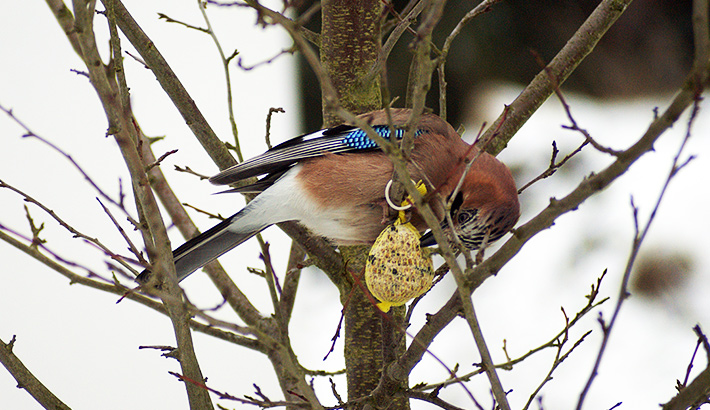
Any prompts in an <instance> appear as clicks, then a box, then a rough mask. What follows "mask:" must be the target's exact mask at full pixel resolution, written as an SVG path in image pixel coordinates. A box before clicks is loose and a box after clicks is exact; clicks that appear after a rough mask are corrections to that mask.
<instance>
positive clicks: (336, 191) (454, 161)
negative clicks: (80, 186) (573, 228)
mask: <svg viewBox="0 0 710 410" xmlns="http://www.w3.org/2000/svg"><path fill="white" fill-rule="evenodd" d="M387 111H388V112H387ZM387 111H385V110H378V111H373V112H370V113H366V114H362V115H360V116H359V117H360V118H361V119H363V120H364V121H365V122H366V123H367V124H368V125H370V126H371V127H372V128H373V129H374V131H375V132H377V133H378V134H379V135H380V136H382V137H384V138H387V139H392V138H393V137H394V139H401V138H403V136H404V134H405V128H404V126H405V124H406V123H407V121H408V119H409V117H410V115H411V110H410V109H405V108H391V109H389V110H387ZM390 120H391V122H390ZM409 159H410V161H409V163H408V170H409V172H410V174H411V177H412V178H413V180H415V181H424V182H425V183H426V185H427V190H428V192H430V193H431V192H437V193H439V194H441V195H442V197H443V198H444V199H446V200H449V199H450V196H451V195H452V194H454V192H455V191H456V193H455V197H454V198H453V200H452V201H451V207H450V213H451V220H452V222H453V229H451V228H450V227H449V226H448V223H447V219H446V218H445V214H444V212H445V211H444V209H443V206H442V201H438V204H435V202H437V201H431V202H430V203H431V204H432V205H433V209H434V211H435V213H436V215H437V217H438V218H439V221H441V224H442V225H441V226H442V228H443V229H444V231H445V232H446V233H447V236H448V237H449V238H452V237H453V236H452V235H454V234H455V235H456V236H457V237H458V238H459V239H460V240H461V242H462V243H463V245H464V246H465V247H466V248H468V249H469V250H476V249H478V248H480V247H481V246H485V245H487V244H489V243H491V242H494V241H496V240H497V239H499V238H500V237H502V236H503V235H504V234H505V233H506V232H508V231H510V230H511V229H512V228H513V227H514V225H515V223H516V222H517V220H518V218H519V215H520V205H519V202H518V194H517V189H516V186H515V181H514V179H513V176H512V174H511V172H510V170H509V169H508V168H507V167H506V166H505V165H504V164H503V163H502V162H500V161H499V160H498V159H496V158H495V157H494V156H492V155H490V154H488V153H485V152H482V151H479V149H478V148H477V147H475V146H472V145H469V144H468V143H466V142H465V141H464V140H463V139H461V137H460V136H459V135H458V134H457V132H456V130H454V128H453V127H452V126H451V125H450V124H449V123H448V122H446V121H445V120H443V119H442V118H441V117H439V116H437V115H435V114H432V113H423V114H422V115H421V117H420V121H419V123H418V124H417V125H416V129H415V132H414V139H413V148H412V151H411V153H410V158H409ZM471 161H473V163H472V164H471V165H470V168H469V169H468V170H467V173H466V174H465V176H464V178H463V181H462V183H461V184H460V187H459V188H458V190H457V188H456V187H457V185H459V180H460V179H461V175H463V173H464V171H465V170H466V167H467V163H469V162H471ZM393 169H394V168H393V165H392V162H391V160H390V159H389V158H388V157H387V155H386V154H385V153H384V152H383V151H382V150H381V149H380V148H379V147H378V145H377V144H376V143H375V142H374V141H373V140H371V139H370V138H368V137H367V135H366V133H365V131H364V130H362V129H360V128H358V127H356V126H354V125H350V124H342V125H338V126H335V127H332V128H327V129H323V130H319V131H316V132H313V133H308V134H304V135H301V136H298V137H295V138H293V139H290V140H287V141H286V142H283V143H281V144H279V145H276V146H274V147H273V148H271V149H269V150H268V151H266V152H264V153H263V154H261V155H258V156H256V157H254V158H252V159H249V160H246V161H244V162H241V163H239V164H237V165H235V166H232V167H231V168H228V169H225V170H224V171H222V172H220V173H218V174H217V175H215V176H213V177H211V178H210V179H209V181H210V182H211V183H212V184H215V185H230V184H234V183H236V182H239V181H242V180H245V179H248V178H253V177H261V178H260V179H258V180H257V182H255V183H252V184H249V185H246V186H243V187H240V188H233V189H230V190H228V191H225V192H238V193H252V194H257V195H256V196H255V197H254V198H253V199H252V200H251V201H250V202H249V203H248V204H247V205H246V206H245V207H244V208H242V209H241V210H240V211H239V212H237V213H235V214H234V215H232V216H230V217H229V218H226V219H225V220H223V221H222V222H220V223H219V224H217V225H216V226H214V227H212V228H210V229H209V230H207V231H205V232H203V233H201V234H199V235H197V236H195V237H193V238H192V239H190V240H188V241H187V242H185V243H184V244H183V245H181V246H179V247H178V248H176V249H175V250H174V251H173V259H174V262H175V268H176V271H177V277H178V280H179V281H181V280H183V279H185V278H186V277H187V276H189V275H190V274H191V273H193V272H194V271H196V270H197V269H199V268H201V267H202V266H204V265H205V264H207V263H209V262H211V261H213V260H215V259H217V258H218V257H219V256H221V255H223V254H224V253H226V252H228V251H229V250H231V249H233V248H235V247H236V246H238V245H240V244H241V243H243V242H245V241H246V240H247V239H249V238H251V237H252V236H254V235H256V234H257V233H258V232H261V231H262V230H264V229H266V228H267V227H269V226H271V225H274V224H278V223H281V222H286V221H297V222H298V223H300V224H301V225H303V226H305V227H306V228H307V229H309V230H310V231H311V232H312V233H314V234H316V235H320V236H323V237H325V238H327V239H329V240H330V241H331V242H332V243H333V244H334V245H356V244H372V243H373V242H374V241H375V239H376V238H377V237H378V235H379V234H380V232H382V231H383V230H384V229H385V227H386V226H387V225H388V223H390V222H391V221H387V220H386V218H385V217H384V216H385V215H387V211H388V205H387V201H386V200H385V188H386V186H387V183H388V182H389V181H390V180H391V178H392V174H393ZM411 219H412V220H411V222H412V224H413V225H414V226H415V227H416V229H417V230H419V231H420V232H424V231H425V230H426V229H428V227H427V226H426V224H425V223H424V221H423V219H422V218H421V217H420V216H419V215H418V214H417V213H416V210H415V211H413V212H412V215H411ZM435 244H436V241H435V240H434V238H433V235H432V234H431V232H429V233H428V234H425V235H424V236H423V237H422V238H421V245H422V246H431V245H435ZM149 272H150V271H149V269H146V270H145V271H143V272H142V273H141V274H140V275H139V276H138V277H137V280H138V282H141V283H142V282H143V281H145V280H146V278H147V277H148V274H149Z"/></svg>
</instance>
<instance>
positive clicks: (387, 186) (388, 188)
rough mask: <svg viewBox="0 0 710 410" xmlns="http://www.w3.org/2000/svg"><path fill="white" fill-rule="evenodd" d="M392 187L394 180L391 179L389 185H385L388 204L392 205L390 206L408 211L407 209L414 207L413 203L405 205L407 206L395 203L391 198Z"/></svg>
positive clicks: (397, 209) (396, 209)
mask: <svg viewBox="0 0 710 410" xmlns="http://www.w3.org/2000/svg"><path fill="white" fill-rule="evenodd" d="M390 188H392V180H391V179H390V180H389V182H387V185H386V186H385V200H386V201H387V204H388V205H389V206H390V208H392V209H394V210H395V211H406V210H407V209H409V208H411V207H412V204H409V205H405V206H398V205H395V204H394V203H393V202H392V199H390Z"/></svg>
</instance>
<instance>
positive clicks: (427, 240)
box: [419, 231, 436, 246]
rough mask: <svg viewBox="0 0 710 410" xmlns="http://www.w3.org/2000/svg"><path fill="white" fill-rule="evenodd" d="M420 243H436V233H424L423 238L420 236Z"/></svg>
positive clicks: (423, 244)
mask: <svg viewBox="0 0 710 410" xmlns="http://www.w3.org/2000/svg"><path fill="white" fill-rule="evenodd" d="M419 245H421V246H434V245H436V239H434V234H432V233H431V231H429V232H427V233H425V234H424V235H422V237H421V238H419Z"/></svg>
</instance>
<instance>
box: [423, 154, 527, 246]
mask: <svg viewBox="0 0 710 410" xmlns="http://www.w3.org/2000/svg"><path fill="white" fill-rule="evenodd" d="M459 179H460V174H459V176H458V177H457V178H453V179H452V180H451V181H450V182H449V183H447V184H446V185H445V186H444V187H443V189H442V193H444V194H447V188H448V196H447V202H448V203H449V204H450V208H449V209H450V211H449V214H450V216H451V222H452V223H453V229H452V228H451V227H450V226H449V225H450V224H449V218H447V217H444V218H443V219H442V222H441V228H442V229H443V230H444V233H445V234H446V235H447V236H448V237H449V239H450V240H451V239H452V238H453V237H452V235H453V234H455V235H456V236H457V237H458V239H459V240H460V241H461V242H462V243H463V245H464V246H465V247H466V248H467V249H469V250H475V249H479V248H481V247H482V246H486V245H488V244H490V243H492V242H494V241H496V240H498V239H500V238H501V237H502V236H503V235H505V234H506V233H507V232H508V231H510V230H511V229H512V228H513V226H515V223H516V222H517V221H518V217H519V216H520V204H519V202H518V193H517V189H516V187H515V182H514V180H513V177H512V175H511V173H510V170H508V168H507V167H506V166H505V165H503V163H501V162H500V161H498V160H497V159H495V158H494V157H493V156H490V155H488V154H481V155H479V156H478V157H477V158H476V159H475V162H474V164H473V166H472V167H471V168H470V170H469V171H468V173H467V174H466V176H465V177H464V179H463V181H462V183H461V186H460V187H459V189H458V190H456V185H458V182H459ZM421 244H422V246H430V245H434V244H436V241H435V240H434V236H433V234H432V233H431V231H430V232H428V233H427V234H425V235H424V236H422V238H421Z"/></svg>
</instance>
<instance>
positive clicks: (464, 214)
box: [456, 211, 476, 225]
mask: <svg viewBox="0 0 710 410" xmlns="http://www.w3.org/2000/svg"><path fill="white" fill-rule="evenodd" d="M474 216H476V214H475V213H474V212H468V211H461V212H459V213H458V214H457V215H456V221H457V222H458V223H459V225H465V224H466V223H467V222H468V221H470V220H471V219H473V218H474Z"/></svg>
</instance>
